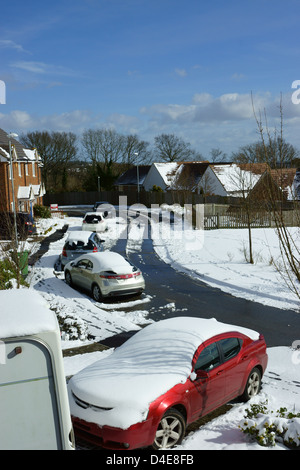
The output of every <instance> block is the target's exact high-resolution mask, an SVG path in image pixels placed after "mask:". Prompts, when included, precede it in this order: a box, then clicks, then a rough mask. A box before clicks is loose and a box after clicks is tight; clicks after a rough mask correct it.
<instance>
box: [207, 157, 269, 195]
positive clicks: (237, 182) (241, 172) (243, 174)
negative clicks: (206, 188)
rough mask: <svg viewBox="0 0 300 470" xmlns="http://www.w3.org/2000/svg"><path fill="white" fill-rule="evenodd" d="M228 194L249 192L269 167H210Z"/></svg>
mask: <svg viewBox="0 0 300 470" xmlns="http://www.w3.org/2000/svg"><path fill="white" fill-rule="evenodd" d="M210 167H211V168H212V170H213V171H214V173H215V174H216V176H217V177H218V179H219V180H220V182H221V184H222V185H223V187H224V189H225V190H226V192H227V193H236V192H239V191H246V192H247V191H249V190H250V189H251V188H253V186H254V185H255V184H256V183H257V181H258V180H259V178H260V177H261V175H262V174H263V173H264V172H265V171H266V169H267V168H268V165H267V164H265V163H255V164H250V163H249V164H237V163H224V164H214V165H210Z"/></svg>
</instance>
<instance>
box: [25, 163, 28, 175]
mask: <svg viewBox="0 0 300 470" xmlns="http://www.w3.org/2000/svg"><path fill="white" fill-rule="evenodd" d="M25 175H26V176H28V163H25Z"/></svg>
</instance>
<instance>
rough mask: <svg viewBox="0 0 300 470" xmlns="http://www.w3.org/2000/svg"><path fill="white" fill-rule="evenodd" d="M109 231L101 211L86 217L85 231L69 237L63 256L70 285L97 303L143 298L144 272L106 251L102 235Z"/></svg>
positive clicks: (66, 277) (63, 265)
mask: <svg viewBox="0 0 300 470" xmlns="http://www.w3.org/2000/svg"><path fill="white" fill-rule="evenodd" d="M97 204H98V205H100V206H101V207H106V206H107V204H108V203H96V204H95V206H96V205H97ZM104 204H105V206H104ZM98 210H99V212H98ZM106 216H108V213H107V215H106ZM105 230H107V224H106V221H105V216H104V214H103V213H102V212H101V209H100V208H99V207H98V208H97V212H87V213H86V214H85V216H84V218H83V223H82V230H81V231H80V230H79V231H78V230H76V231H72V232H70V233H69V235H68V238H67V240H66V242H65V244H64V247H63V250H62V253H61V256H60V260H61V267H62V269H63V270H64V276H65V281H66V283H67V284H68V285H70V286H73V287H79V288H81V289H84V290H87V291H88V292H90V293H91V294H92V296H93V298H94V299H95V300H96V301H101V300H102V299H103V298H106V297H116V296H125V295H137V294H141V293H142V292H143V290H144V289H145V280H144V277H143V275H142V273H141V271H140V270H139V269H137V268H136V267H135V266H133V265H132V264H131V263H130V262H129V261H128V260H126V259H125V258H124V257H123V256H121V255H120V254H118V253H114V252H111V251H104V249H103V243H104V242H105V240H102V239H101V238H100V236H99V232H104V231H105Z"/></svg>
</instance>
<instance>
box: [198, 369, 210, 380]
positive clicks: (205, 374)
mask: <svg viewBox="0 0 300 470" xmlns="http://www.w3.org/2000/svg"><path fill="white" fill-rule="evenodd" d="M196 375H197V379H207V378H208V372H207V371H206V370H201V369H198V370H196Z"/></svg>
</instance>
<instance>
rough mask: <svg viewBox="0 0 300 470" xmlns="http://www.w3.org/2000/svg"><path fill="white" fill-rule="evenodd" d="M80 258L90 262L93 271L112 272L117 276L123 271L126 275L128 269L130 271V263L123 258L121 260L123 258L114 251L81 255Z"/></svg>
mask: <svg viewBox="0 0 300 470" xmlns="http://www.w3.org/2000/svg"><path fill="white" fill-rule="evenodd" d="M81 258H87V259H90V260H91V261H92V263H93V271H97V270H113V271H116V272H118V273H119V274H123V273H125V271H126V273H128V269H131V265H130V263H129V262H128V261H127V260H126V259H125V258H123V256H121V255H120V254H119V253H115V252H114V251H104V252H101V253H99V252H98V253H89V254H87V255H82V256H81ZM78 259H79V258H78ZM124 270H125V271H124ZM121 271H122V272H121Z"/></svg>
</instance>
